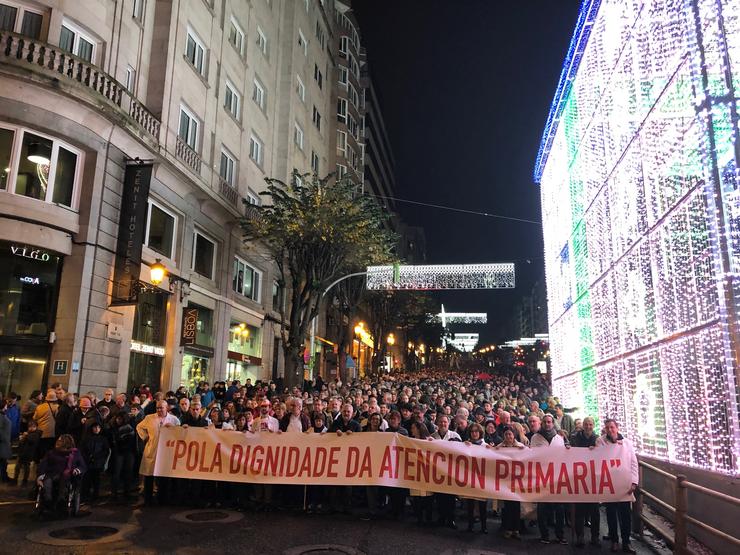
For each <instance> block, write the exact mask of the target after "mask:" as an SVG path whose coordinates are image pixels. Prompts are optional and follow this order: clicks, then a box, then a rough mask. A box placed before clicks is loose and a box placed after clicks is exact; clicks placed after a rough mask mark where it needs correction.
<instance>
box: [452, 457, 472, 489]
mask: <svg viewBox="0 0 740 555" xmlns="http://www.w3.org/2000/svg"><path fill="white" fill-rule="evenodd" d="M462 463H465V464H462ZM463 467H464V471H463V472H462V473H461V471H460V470H461V468H463ZM469 471H470V469H469V468H468V457H466V456H465V455H458V456H457V458H456V459H455V483H456V484H457V485H458V486H459V487H461V488H462V487H465V486H466V485H468V472H469Z"/></svg>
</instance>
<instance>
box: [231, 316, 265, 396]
mask: <svg viewBox="0 0 740 555" xmlns="http://www.w3.org/2000/svg"><path fill="white" fill-rule="evenodd" d="M228 333H229V344H228V357H227V358H228V361H227V363H226V379H227V380H228V381H231V380H239V381H240V382H241V383H244V381H245V380H246V379H247V378H249V379H251V380H252V383H254V382H255V381H256V380H258V379H261V378H262V328H259V327H256V326H251V325H249V324H247V323H246V322H238V321H236V320H234V319H233V318H232V320H231V325H230V326H229V332H228Z"/></svg>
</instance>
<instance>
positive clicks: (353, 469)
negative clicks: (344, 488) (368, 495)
mask: <svg viewBox="0 0 740 555" xmlns="http://www.w3.org/2000/svg"><path fill="white" fill-rule="evenodd" d="M359 464H360V450H359V449H358V448H357V447H350V448H349V449H347V468H346V469H345V474H346V476H347V478H354V477H355V476H357V467H358V466H359Z"/></svg>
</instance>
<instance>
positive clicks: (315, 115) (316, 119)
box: [311, 106, 321, 131]
mask: <svg viewBox="0 0 740 555" xmlns="http://www.w3.org/2000/svg"><path fill="white" fill-rule="evenodd" d="M311 119H312V121H313V124H314V125H315V126H316V129H318V130H319V131H321V114H320V113H319V111H318V110H317V109H316V106H314V107H313V116H312V118H311Z"/></svg>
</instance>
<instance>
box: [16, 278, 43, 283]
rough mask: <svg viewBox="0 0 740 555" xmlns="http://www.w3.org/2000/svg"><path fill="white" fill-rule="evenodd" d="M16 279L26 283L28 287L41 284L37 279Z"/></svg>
mask: <svg viewBox="0 0 740 555" xmlns="http://www.w3.org/2000/svg"><path fill="white" fill-rule="evenodd" d="M18 279H19V280H20V281H22V282H23V283H28V284H29V285H40V284H41V280H39V278H37V277H32V276H21V277H19V278H18Z"/></svg>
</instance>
